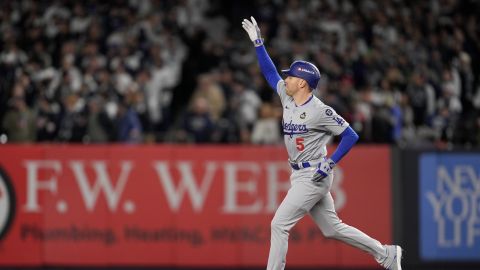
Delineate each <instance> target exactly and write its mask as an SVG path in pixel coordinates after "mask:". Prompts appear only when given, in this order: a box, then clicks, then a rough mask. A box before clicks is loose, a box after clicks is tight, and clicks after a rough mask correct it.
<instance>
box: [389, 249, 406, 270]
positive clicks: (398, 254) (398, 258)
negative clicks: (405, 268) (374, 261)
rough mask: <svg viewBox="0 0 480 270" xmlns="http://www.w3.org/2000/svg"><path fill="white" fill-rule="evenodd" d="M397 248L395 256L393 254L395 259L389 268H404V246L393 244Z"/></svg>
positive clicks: (397, 269)
mask: <svg viewBox="0 0 480 270" xmlns="http://www.w3.org/2000/svg"><path fill="white" fill-rule="evenodd" d="M393 247H394V248H395V250H394V256H393V261H392V264H391V265H390V267H389V268H388V269H389V270H402V251H403V250H402V248H401V247H400V246H393Z"/></svg>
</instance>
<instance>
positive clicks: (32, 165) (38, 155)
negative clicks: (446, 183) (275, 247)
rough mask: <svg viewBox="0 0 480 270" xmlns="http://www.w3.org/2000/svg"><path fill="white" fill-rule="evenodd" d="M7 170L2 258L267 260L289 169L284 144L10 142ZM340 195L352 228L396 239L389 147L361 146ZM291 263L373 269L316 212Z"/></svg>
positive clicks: (339, 183) (4, 153) (341, 174)
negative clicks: (328, 235) (331, 235)
mask: <svg viewBox="0 0 480 270" xmlns="http://www.w3.org/2000/svg"><path fill="white" fill-rule="evenodd" d="M372 165H375V167H374V168H373V167H372ZM0 172H1V173H0V176H1V177H0V237H1V239H0V265H24V266H36V265H44V264H49V265H96V266H106V265H142V266H153V265H160V266H161V265H165V266H227V267H229V266H232V267H243V266H252V267H262V266H265V265H266V261H267V257H268V250H269V241H270V221H271V219H272V217H273V214H274V211H275V209H276V208H277V207H278V205H279V204H280V202H281V200H282V198H283V196H284V195H285V193H286V191H287V190H288V187H289V172H290V168H289V167H288V164H287V162H286V152H285V150H284V148H283V147H241V146H207V147H199V146H177V145H171V146H80V145H78V146H54V145H51V146H50V145H43V146H42V145H36V146H9V145H6V146H1V147H0ZM8 182H10V183H11V186H12V187H13V189H11V188H9V186H10V185H9V184H8ZM333 194H334V197H335V198H336V204H337V205H336V206H337V209H338V212H339V216H340V218H341V219H342V220H343V221H344V222H345V223H347V224H349V225H352V226H355V227H357V228H358V229H361V230H363V231H364V232H366V233H367V234H369V235H371V236H372V237H374V238H376V239H378V240H380V241H381V242H384V243H388V242H390V240H391V209H390V208H391V202H390V197H391V192H390V155H389V148H388V147H378V146H376V147H363V146H357V147H355V148H354V149H353V150H352V151H351V152H350V153H349V155H347V157H346V158H344V160H342V162H341V163H340V164H339V165H338V166H337V168H336V171H335V184H334V187H333ZM8 221H10V225H8V223H9V222H8ZM287 264H288V265H289V266H292V267H320V266H339V267H348V266H376V262H375V261H374V260H373V258H372V257H370V256H369V255H367V254H365V253H363V252H362V251H359V250H357V249H354V248H352V247H349V246H347V245H346V244H343V243H341V242H337V241H335V240H327V239H325V238H324V237H323V236H322V234H321V232H320V231H319V230H318V228H317V227H316V225H315V224H314V223H313V222H312V221H311V219H310V218H309V217H308V216H307V217H305V218H304V219H303V220H301V221H300V222H299V224H298V225H297V226H296V227H294V230H293V231H292V232H291V235H290V241H289V253H288V256H287Z"/></svg>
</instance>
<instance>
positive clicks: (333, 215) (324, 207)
mask: <svg viewBox="0 0 480 270" xmlns="http://www.w3.org/2000/svg"><path fill="white" fill-rule="evenodd" d="M314 172H315V168H306V169H302V170H294V171H293V172H292V175H291V176H290V180H291V187H290V189H289V190H288V193H287V195H286V196H285V198H284V199H283V201H282V203H281V204H280V206H279V207H278V209H277V211H276V213H275V216H274V217H273V220H272V223H271V241H270V253H269V256H268V264H267V269H268V270H283V269H284V268H285V263H286V255H287V249H288V235H289V231H290V230H291V229H292V227H293V226H295V224H297V222H298V221H299V220H300V219H301V218H303V217H304V216H305V215H306V214H309V215H310V216H311V217H312V218H313V220H314V222H315V223H316V224H317V226H318V227H319V228H320V230H321V231H322V233H323V235H324V236H325V237H327V238H333V239H337V240H340V241H343V242H344V243H346V244H349V245H351V246H354V247H357V248H359V249H361V250H364V251H366V252H368V253H370V254H371V255H372V256H373V257H374V258H375V260H376V261H377V262H379V263H380V262H381V261H383V260H384V259H385V258H386V256H387V253H386V252H387V251H386V248H385V247H384V246H383V245H382V244H381V243H380V242H379V241H377V240H375V239H373V238H371V237H369V236H368V235H366V234H365V233H363V232H361V231H360V230H358V229H356V228H354V227H351V226H349V225H347V224H345V223H343V222H342V221H341V220H340V219H339V218H338V216H337V212H336V211H335V208H334V202H333V198H332V195H331V194H330V188H331V186H332V181H333V174H331V175H330V176H328V177H327V178H325V179H323V180H322V181H321V182H319V183H315V182H313V181H311V179H312V176H313V174H314Z"/></svg>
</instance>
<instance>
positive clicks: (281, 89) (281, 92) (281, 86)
mask: <svg viewBox="0 0 480 270" xmlns="http://www.w3.org/2000/svg"><path fill="white" fill-rule="evenodd" d="M277 94H278V96H279V97H280V101H282V104H284V103H285V100H286V99H287V98H288V95H287V88H286V87H285V81H284V80H279V81H278V83H277Z"/></svg>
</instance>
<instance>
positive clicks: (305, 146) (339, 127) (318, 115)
mask: <svg viewBox="0 0 480 270" xmlns="http://www.w3.org/2000/svg"><path fill="white" fill-rule="evenodd" d="M277 93H278V95H279V96H280V100H281V101H282V106H283V119H282V127H283V133H284V141H285V146H286V147H287V152H288V157H289V158H290V160H292V161H293V162H303V161H309V160H317V159H320V158H321V157H323V156H326V155H327V147H326V145H327V143H328V141H329V140H330V139H331V138H332V137H333V136H335V135H339V134H341V133H342V132H343V131H344V130H345V129H346V128H347V127H348V126H349V124H348V122H347V121H345V119H343V118H342V117H341V116H340V115H338V114H337V113H336V112H335V110H333V109H332V108H331V107H329V106H327V105H325V104H324V103H323V102H322V101H320V100H319V99H318V98H317V97H315V96H313V97H312V98H311V99H310V100H308V101H307V102H306V103H305V104H303V105H301V106H297V105H296V104H295V101H294V100H293V98H292V97H290V96H288V95H287V94H286V88H285V82H284V81H283V80H280V81H279V82H278V84H277Z"/></svg>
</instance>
